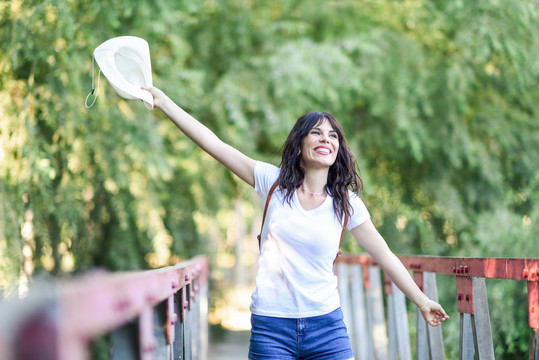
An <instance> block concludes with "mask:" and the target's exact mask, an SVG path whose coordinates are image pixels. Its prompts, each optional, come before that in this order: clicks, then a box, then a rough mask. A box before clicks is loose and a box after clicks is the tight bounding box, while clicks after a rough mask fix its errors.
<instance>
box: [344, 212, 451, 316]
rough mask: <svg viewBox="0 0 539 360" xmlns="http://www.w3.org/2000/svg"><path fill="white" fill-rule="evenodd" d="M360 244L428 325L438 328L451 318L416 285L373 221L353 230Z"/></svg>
mask: <svg viewBox="0 0 539 360" xmlns="http://www.w3.org/2000/svg"><path fill="white" fill-rule="evenodd" d="M351 233H352V235H353V236H354V237H355V238H356V240H357V241H358V242H359V244H360V245H361V246H362V247H363V248H364V249H365V250H366V251H367V252H368V253H369V254H370V255H371V256H372V257H373V259H374V260H375V261H376V262H377V263H378V264H379V265H380V267H381V268H382V269H383V270H384V271H385V272H386V273H387V274H388V275H389V277H390V278H391V280H392V281H393V282H394V283H395V285H397V286H398V287H399V289H401V291H402V292H403V293H404V294H405V295H406V296H407V297H408V298H409V299H410V300H411V301H412V302H413V303H414V304H415V305H416V306H417V307H418V308H421V309H420V311H421V314H422V315H423V318H424V319H425V321H427V323H428V324H429V325H431V326H438V325H440V324H441V323H442V322H444V321H445V320H447V319H449V316H448V315H447V314H446V313H445V311H444V309H443V308H442V307H441V306H440V304H438V303H437V302H435V301H433V300H430V299H429V298H428V297H427V296H426V295H425V294H424V293H423V292H422V291H421V290H420V289H419V287H418V286H417V285H416V283H415V282H414V280H413V279H412V277H411V276H410V273H409V272H408V270H407V269H406V267H405V266H404V265H403V264H402V262H401V261H400V260H399V258H398V257H397V256H395V254H393V252H392V251H391V250H390V249H389V247H388V246H387V243H386V241H385V240H384V238H383V237H382V235H380V233H379V232H378V230H376V227H375V226H374V224H373V223H372V221H371V220H367V221H365V222H364V223H363V224H361V225H359V226H356V227H355V228H353V229H352V230H351Z"/></svg>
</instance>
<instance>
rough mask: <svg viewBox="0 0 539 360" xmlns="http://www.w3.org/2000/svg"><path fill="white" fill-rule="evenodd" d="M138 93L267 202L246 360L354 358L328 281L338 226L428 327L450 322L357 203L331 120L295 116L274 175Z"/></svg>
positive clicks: (173, 108)
mask: <svg viewBox="0 0 539 360" xmlns="http://www.w3.org/2000/svg"><path fill="white" fill-rule="evenodd" d="M144 89H145V90H147V91H149V92H150V93H151V94H152V95H153V97H154V106H155V107H157V108H160V109H161V110H162V111H163V112H164V113H165V114H166V115H167V116H168V117H169V118H170V119H171V120H172V121H173V123H174V124H175V125H176V126H177V127H178V128H179V129H180V130H181V131H182V132H183V133H184V134H185V135H187V136H188V137H189V138H190V139H191V140H193V141H194V142H195V143H196V144H198V145H199V146H200V147H201V148H202V149H203V150H205V151H206V152H208V153H209V154H210V155H211V156H213V157H214V158H215V159H216V160H217V161H219V162H221V163H222V164H223V165H224V166H226V167H227V168H228V169H229V170H230V171H232V172H233V173H234V174H236V175H237V176H238V177H239V178H240V179H242V180H243V181H245V182H246V183H247V184H249V185H251V186H252V187H254V189H255V191H256V192H257V193H258V194H259V195H260V197H261V199H262V201H263V202H264V203H265V202H266V200H267V199H268V196H270V198H269V199H270V201H269V202H268V204H267V205H268V206H267V212H266V220H265V223H264V226H263V229H262V233H261V250H260V257H259V262H258V270H257V276H256V289H255V290H254V292H253V294H252V297H251V312H252V316H251V324H252V328H251V341H250V346H249V359H251V360H258V359H317V360H324V359H328V360H329V359H331V360H340V359H342V360H345V359H353V357H354V353H353V351H352V347H351V344H350V339H349V337H348V334H347V330H346V326H345V325H344V322H343V317H342V312H341V309H340V299H339V293H338V291H337V277H336V276H335V274H334V273H333V262H334V260H335V257H336V255H337V253H338V252H339V242H340V237H341V233H342V231H343V227H346V228H347V229H348V230H349V231H350V232H351V233H352V235H353V236H354V238H355V239H356V240H357V241H358V242H359V244H360V245H361V246H362V247H363V248H364V249H365V250H366V251H367V252H368V253H369V254H370V255H371V256H372V257H373V258H374V259H375V260H376V262H377V263H378V264H380V266H381V267H382V269H383V270H384V271H385V272H386V273H387V274H388V275H389V276H390V277H391V279H392V280H393V282H394V283H395V284H396V285H397V286H398V287H399V288H400V289H401V290H402V291H403V292H404V294H406V296H407V297H408V298H409V299H410V300H411V301H412V302H413V303H414V304H416V305H417V307H418V308H419V309H420V310H421V313H422V315H423V317H424V318H425V320H426V321H427V323H428V324H430V325H431V326H438V325H440V324H441V323H442V322H444V321H445V320H446V319H448V318H449V316H447V314H446V313H445V311H444V309H443V308H442V307H441V306H440V305H439V304H438V303H436V302H435V301H432V300H430V299H428V298H427V296H426V295H425V294H424V293H423V292H421V290H420V289H419V288H418V287H417V285H416V284H415V282H414V281H413V279H412V278H411V276H410V274H409V273H408V271H407V270H406V268H405V267H404V266H403V264H402V263H401V262H400V260H399V259H398V258H397V257H396V256H395V255H394V254H393V252H392V251H391V250H390V249H389V247H388V246H387V243H386V242H385V240H384V239H383V237H382V236H381V235H380V234H379V232H378V231H377V230H376V228H375V227H374V225H373V223H372V222H371V220H370V215H369V212H368V210H367V208H366V207H365V205H364V204H363V202H362V200H361V198H360V195H361V191H362V186H363V185H362V181H361V178H360V177H359V175H358V172H357V171H356V160H355V157H354V155H353V154H352V152H351V151H350V149H349V148H348V146H347V145H346V140H345V138H344V133H343V130H342V128H341V126H340V124H339V123H338V121H337V120H336V119H335V117H334V116H333V115H331V114H330V113H322V112H309V113H306V114H304V115H303V116H301V117H300V118H299V119H298V120H297V121H296V124H295V125H294V127H293V128H292V130H291V132H290V134H289V135H288V137H287V139H286V141H285V143H284V145H283V154H282V159H281V164H280V167H276V166H274V165H271V164H267V163H263V162H260V161H255V160H253V159H251V158H250V157H248V156H246V155H244V154H243V153H241V152H240V151H238V150H237V149H235V148H234V147H232V146H230V145H228V144H226V143H224V142H223V141H221V140H220V139H219V138H218V137H217V136H216V135H215V134H214V133H213V132H212V131H211V130H209V129H208V128H207V127H206V126H204V125H203V124H201V123H200V122H198V121H197V120H196V119H194V118H193V117H192V116H191V115H189V114H188V113H187V112H185V111H184V110H183V109H181V108H180V107H179V106H178V105H177V104H175V103H174V102H173V101H172V100H171V99H170V98H169V97H167V96H166V95H165V94H164V93H163V92H162V91H161V90H159V89H157V88H155V87H152V88H144ZM274 185H275V186H274ZM272 189H274V190H272ZM270 191H273V193H272V194H270Z"/></svg>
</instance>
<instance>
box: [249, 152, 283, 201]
mask: <svg viewBox="0 0 539 360" xmlns="http://www.w3.org/2000/svg"><path fill="white" fill-rule="evenodd" d="M279 172H280V169H279V168H278V167H277V166H275V165H271V164H268V163H265V162H262V161H257V162H256V164H255V191H256V192H257V193H258V195H259V196H260V199H261V200H262V201H266V197H267V196H268V192H269V190H270V188H271V186H272V185H273V184H274V183H275V180H277V178H278V177H279Z"/></svg>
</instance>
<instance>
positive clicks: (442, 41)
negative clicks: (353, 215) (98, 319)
mask: <svg viewBox="0 0 539 360" xmlns="http://www.w3.org/2000/svg"><path fill="white" fill-rule="evenodd" d="M538 33H539V4H538V2H537V1H535V0H526V1H524V0H520V1H517V0H515V1H496V0H482V1H460V0H456V1H443V0H439V1H435V0H432V1H427V0H423V1H422V0H417V1H411V0H410V1H408V0H402V1H389V0H377V1H369V0H364V1H349V0H342V1H327V0H324V1H322V0H311V1H300V0H296V1H292V0H279V1H267V0H260V1H254V0H250V1H249V0H223V1H217V0H214V1H211V0H200V1H178V0H122V1H119V0H118V1H106V2H100V1H86V0H63V1H62V0H58V1H32V0H26V1H22V0H13V1H2V2H0V44H1V46H0V296H1V297H3V298H8V297H23V296H25V294H26V293H27V291H28V286H30V284H31V282H32V281H33V279H36V278H39V277H50V276H55V277H58V276H68V275H69V274H73V273H78V272H82V271H87V270H89V269H93V268H107V269H110V270H113V271H117V270H128V269H148V268H155V267H162V266H167V265H172V264H175V263H177V262H178V261H181V260H183V259H187V258H190V257H192V256H194V255H197V254H207V255H209V256H210V257H211V259H212V265H213V268H212V271H213V272H212V297H211V304H210V306H211V314H210V320H211V322H212V324H214V326H215V327H216V328H224V329H233V330H234V329H245V328H247V329H248V328H249V312H248V305H249V302H250V292H251V291H252V288H253V278H254V266H255V265H256V261H257V257H258V248H257V243H256V234H258V232H259V227H260V219H261V213H262V211H261V204H260V200H259V198H258V196H257V195H256V193H255V192H254V190H252V189H251V188H250V187H249V186H247V185H245V184H243V183H241V182H240V181H239V180H238V179H237V178H234V177H233V176H231V174H230V173H228V172H227V171H226V170H225V169H224V168H223V167H222V166H220V165H219V164H218V163H216V162H215V161H214V160H213V159H211V158H210V157H209V156H207V155H206V154H204V153H203V152H202V151H201V150H200V149H198V148H197V147H196V146H195V145H193V143H191V142H190V141H189V140H188V139H187V138H186V137H185V136H184V135H183V134H181V133H180V132H179V131H178V130H177V129H176V128H175V127H174V126H173V125H172V123H171V122H170V121H168V120H167V119H166V118H165V116H164V115H163V114H162V113H161V112H160V111H158V110H154V111H148V110H146V108H145V107H144V105H143V104H142V103H141V102H139V101H132V100H123V99H122V98H120V97H119V96H118V95H117V94H116V93H115V92H114V90H113V89H112V87H111V86H110V85H109V84H108V82H107V81H106V80H105V78H104V76H102V77H101V82H100V87H99V91H98V94H99V97H98V99H97V102H96V104H95V105H94V107H93V108H91V109H90V110H87V109H86V108H85V107H84V99H85V97H86V95H87V94H88V93H89V92H90V91H91V90H92V52H93V50H94V49H95V48H96V47H97V46H98V45H99V44H101V43H102V42H104V41H105V40H107V39H109V38H112V37H116V36H122V35H133V36H139V37H142V38H144V39H145V40H146V41H148V43H149V45H150V52H151V58H152V70H153V82H154V85H155V86H157V87H159V88H161V89H162V90H164V91H165V92H166V93H167V94H168V95H169V96H170V97H171V98H172V99H173V100H175V101H176V102H177V103H178V104H179V105H180V106H182V107H183V108H184V109H186V110H187V111H189V112H190V113H191V114H192V115H193V116H195V117H196V118H198V119H199V120H200V121H201V122H202V123H204V124H206V125H207V126H208V127H209V128H211V129H212V130H213V131H215V132H216V133H217V135H218V136H219V137H221V138H222V139H223V140H225V141H226V142H228V143H230V144H231V145H233V146H235V147H237V148H238V149H240V150H241V151H242V152H244V153H246V154H247V155H249V156H251V157H253V158H256V159H260V160H263V161H267V162H270V163H273V164H275V165H278V164H279V162H280V147H281V145H282V144H283V142H284V140H285V137H286V135H287V134H288V132H289V131H290V129H291V128H292V126H293V124H294V122H295V120H296V119H297V118H298V117H299V116H300V115H301V114H303V113H304V112H306V111H309V110H319V111H329V112H331V113H333V114H334V115H335V116H336V117H337V119H339V120H340V122H341V123H342V124H343V127H344V129H345V132H346V134H347V139H348V142H349V145H350V147H351V148H352V150H353V152H354V153H355V154H356V156H357V159H358V163H359V167H360V170H361V176H362V178H363V181H364V186H365V188H364V193H363V199H364V202H365V203H366V205H367V207H368V208H369V210H370V212H371V215H372V218H373V221H374V223H375V225H376V226H377V227H378V229H379V230H380V232H381V233H382V235H383V236H384V237H385V239H386V240H387V242H388V243H389V245H390V247H391V248H392V249H393V251H394V252H395V253H397V254H420V255H421V254H424V255H439V256H467V257H538V256H539V242H538V241H537V234H539V119H538V115H539V101H538V100H539V86H538V84H539V37H538V36H537V34H538ZM94 76H95V77H97V67H96V72H95V74H94ZM95 81H97V80H96V79H95ZM344 250H345V251H348V252H360V251H362V250H361V249H360V247H359V246H358V245H357V244H356V243H355V241H354V240H353V239H352V238H351V236H350V235H348V236H347V237H346V238H345V240H344ZM439 281H440V282H439V287H438V289H439V292H440V302H441V303H442V304H443V305H444V306H445V307H446V310H448V312H449V313H450V315H452V316H453V319H452V320H451V321H449V322H447V323H446V324H447V325H446V324H444V337H445V340H446V347H445V349H446V353H447V356H448V358H455V357H457V356H458V326H459V322H458V316H457V315H458V313H457V310H456V301H455V284H454V283H451V282H450V281H447V283H446V284H445V285H443V284H444V280H443V279H441V280H439ZM487 288H488V296H489V299H497V300H498V301H492V302H491V306H490V314H491V321H492V325H493V326H492V328H493V332H494V333H493V336H494V344H495V351H496V354H497V356H499V358H503V359H521V358H524V357H525V356H527V355H526V354H527V349H528V346H529V328H528V326H527V312H526V310H527V309H526V308H525V306H522V305H523V304H525V303H526V301H527V298H526V292H525V284H524V283H523V284H516V282H515V283H514V284H513V283H511V282H507V281H505V282H503V283H502V282H496V281H490V282H489V280H488V279H487ZM410 311H414V310H413V309H410ZM411 323H414V322H413V321H412V322H411ZM411 332H412V333H413V330H412V331H411ZM455 352H457V353H455Z"/></svg>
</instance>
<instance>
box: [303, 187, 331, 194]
mask: <svg viewBox="0 0 539 360" xmlns="http://www.w3.org/2000/svg"><path fill="white" fill-rule="evenodd" d="M301 190H303V192H305V193H307V195H311V196H315V195H325V194H326V192H325V191H324V192H318V193H317V192H310V191H307V190H306V189H305V187H304V186H303V185H301Z"/></svg>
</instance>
